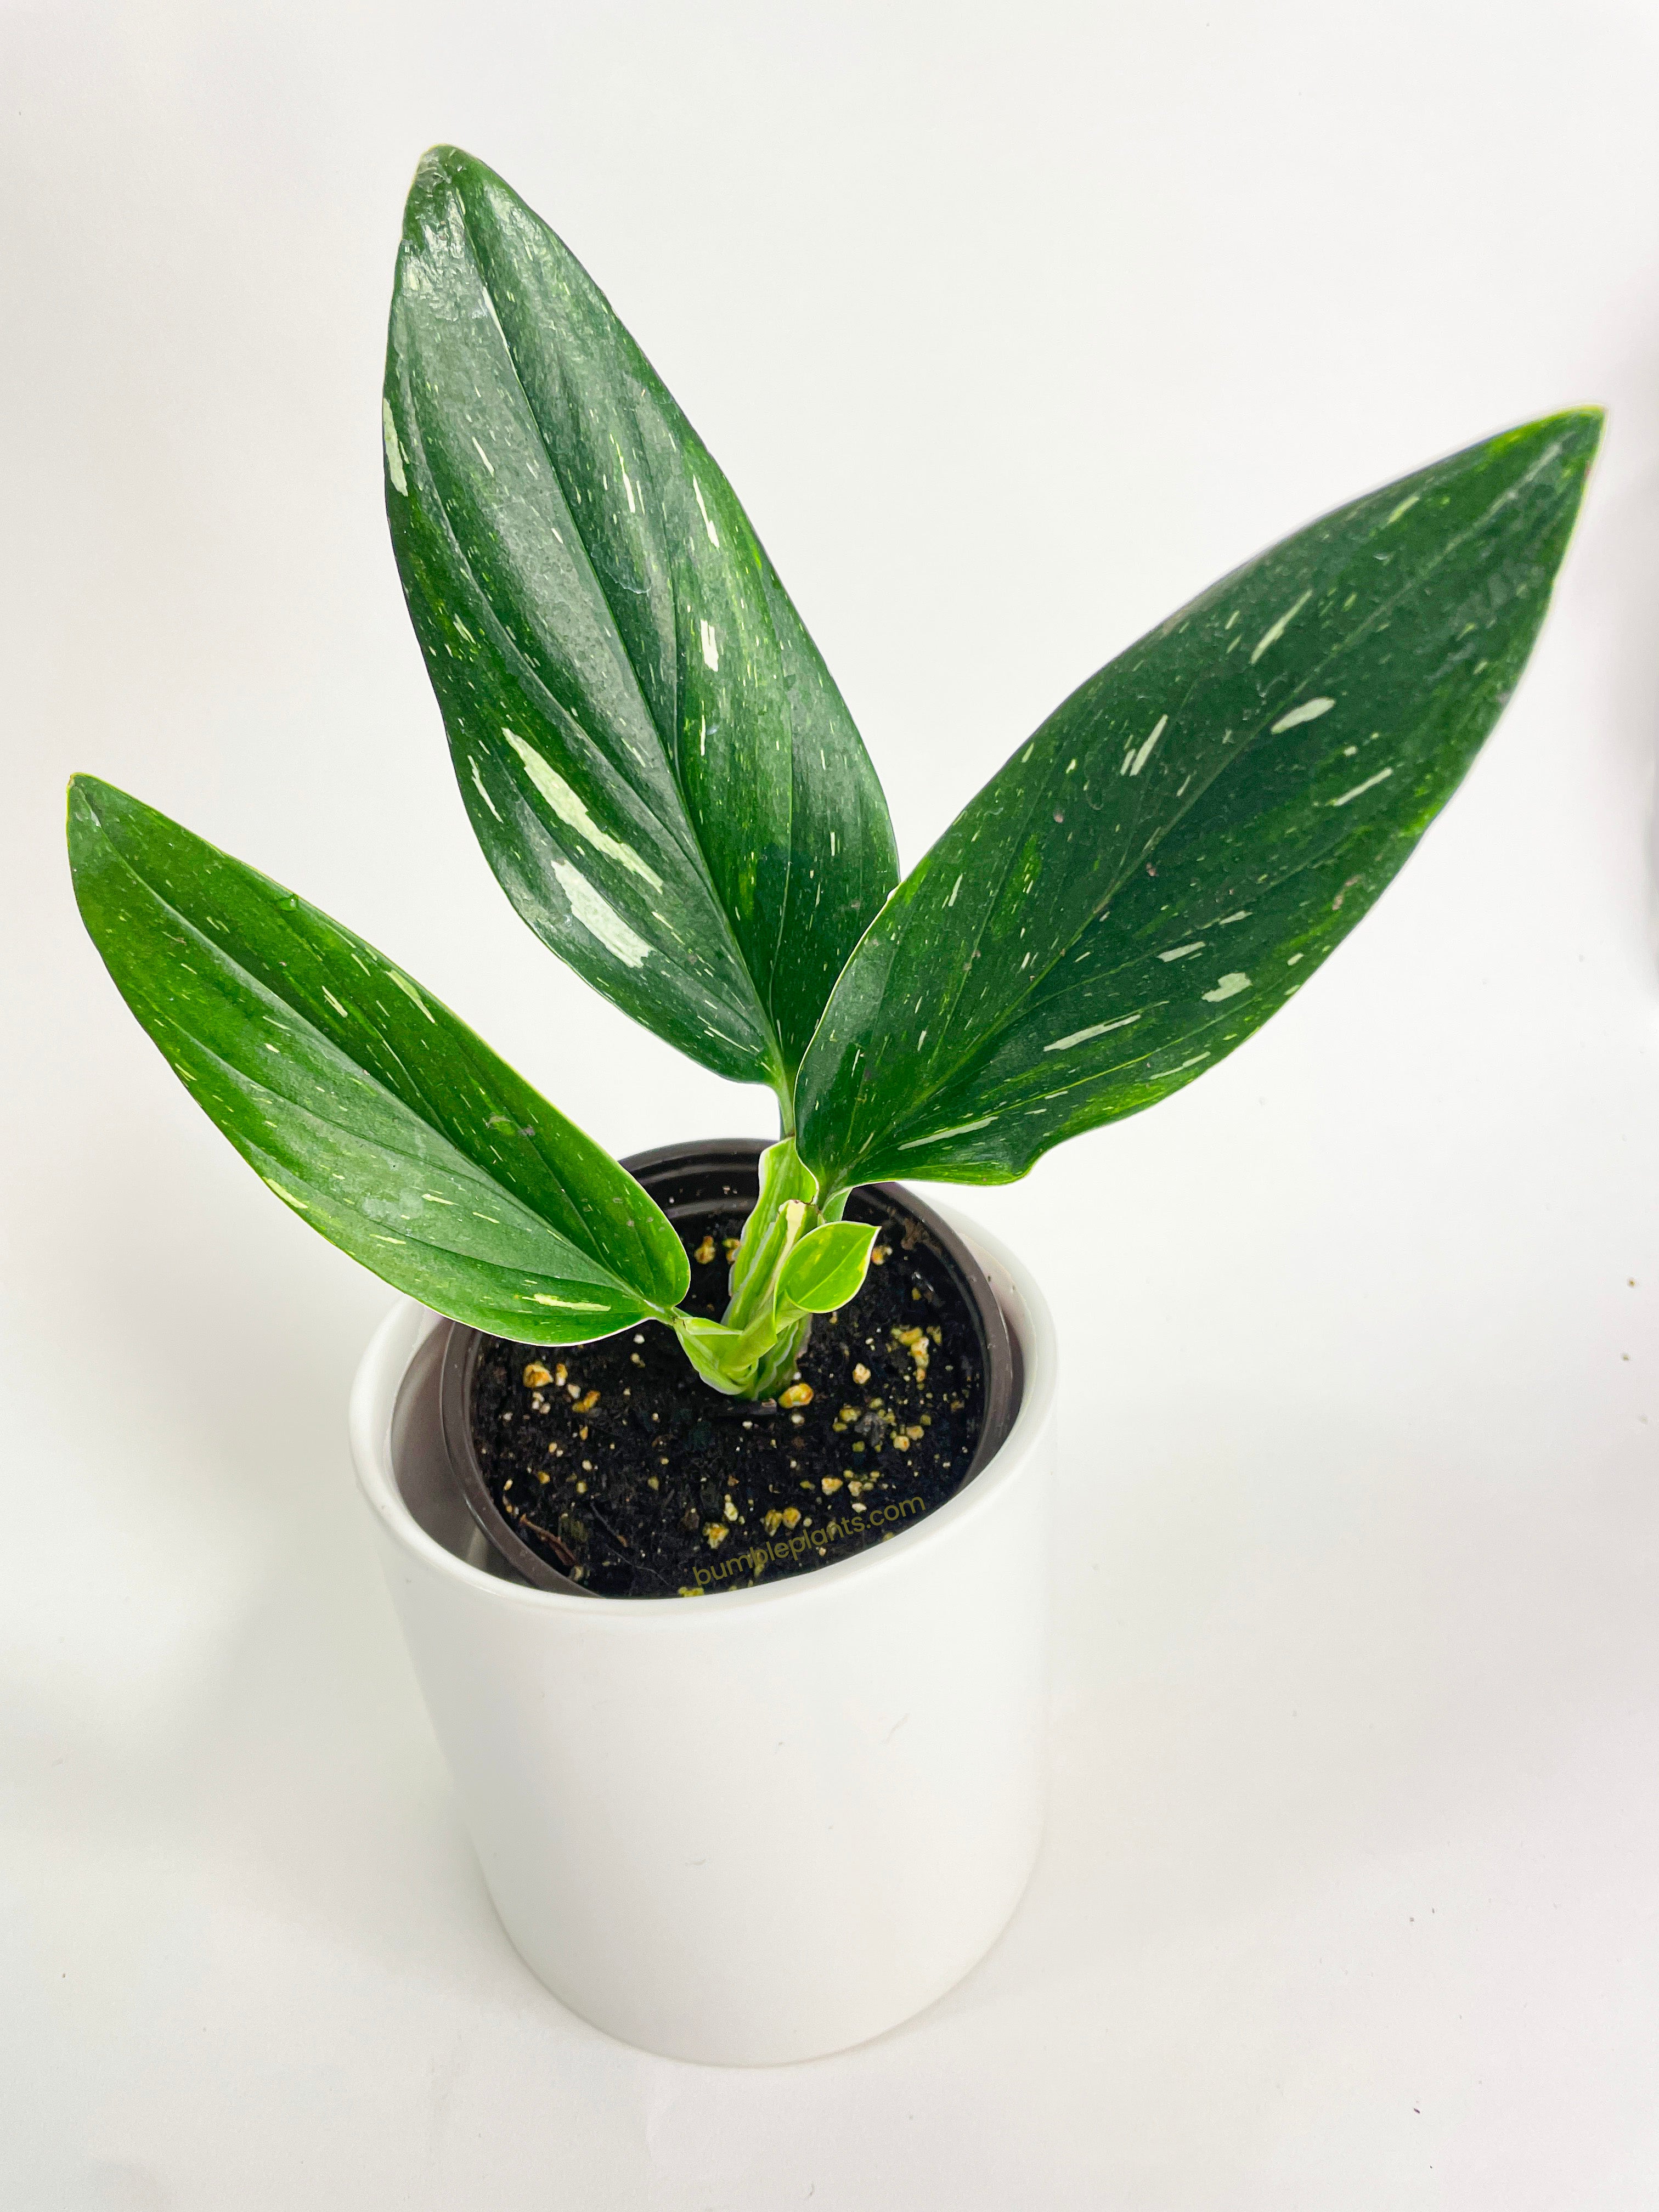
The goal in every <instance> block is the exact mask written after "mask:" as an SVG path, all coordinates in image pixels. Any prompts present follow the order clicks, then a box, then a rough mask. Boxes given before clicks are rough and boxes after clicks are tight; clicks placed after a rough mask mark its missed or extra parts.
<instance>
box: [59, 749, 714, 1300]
mask: <svg viewBox="0 0 1659 2212" xmlns="http://www.w3.org/2000/svg"><path fill="white" fill-rule="evenodd" d="M69 837H70V865H71V866H72V868H73V870H74V875H75V891H76V898H77V900H78V901H79V902H80V908H81V914H82V919H83V921H85V923H86V925H87V927H88V931H89V932H90V933H91V935H92V939H93V941H94V944H95V945H97V947H98V949H99V951H100V952H101V953H102V955H103V957H104V960H105V963H106V965H107V967H108V969H109V971H110V974H111V975H112V977H113V978H114V980H115V983H116V985H117V987H118V989H119V991H120V993H121V994H122V996H123V997H124V998H125V1000H126V1002H127V1004H128V1006H131V1009H132V1011H133V1012H134V1013H135V1014H136V1015H137V1018H138V1019H139V1021H140V1023H141V1024H143V1027H144V1028H145V1029H146V1030H148V1031H149V1035H150V1036H151V1037H152V1038H153V1039H154V1040H155V1043H156V1044H157V1045H159V1046H160V1048H161V1051H162V1053H163V1054H165V1056H166V1058H167V1060H168V1062H169V1064H170V1065H171V1066H172V1068H173V1073H175V1074H176V1075H177V1076H178V1077H179V1079H180V1081H181V1082H183V1083H184V1085H185V1087H186V1088H187V1090H188V1091H189V1092H190V1095H191V1097H192V1098H194V1099H195V1101H196V1103H197V1105H198V1106H200V1107H201V1108H202V1109H203V1111H204V1113H206V1114H207V1115H209V1117H210V1119H211V1120H212V1121H214V1122H215V1123H216V1124H217V1126H218V1127H219V1128H220V1129H221V1130H222V1132H223V1133H224V1134H225V1135H226V1136H227V1137H228V1138H229V1139H230V1141H231V1143H232V1144H233V1145H234V1146H235V1147H236V1149H237V1151H238V1152H240V1154H241V1155H242V1158H244V1159H245V1160H246V1162H247V1163H248V1164H249V1166H250V1167H252V1169H253V1170H254V1171H255V1172H256V1174H258V1176H260V1178H261V1179H262V1180H263V1181H264V1182H266V1183H268V1184H269V1185H270V1188H271V1189H272V1190H274V1191H275V1192H276V1195H277V1196H278V1197H279V1198H280V1199H282V1200H283V1201H284V1202H285V1203H286V1204H287V1205H289V1206H292V1207H293V1208H294V1210H295V1212H297V1213H298V1214H300V1216H301V1218H302V1219H304V1220H306V1221H307V1222H309V1223H310V1225H311V1226H312V1227H313V1229H315V1230H317V1231H319V1233H320V1234H321V1235H323V1236H324V1237H327V1238H328V1240H329V1242H330V1243H333V1244H337V1245H338V1246H339V1247H340V1248H341V1249H342V1250H343V1251H346V1252H349V1253H350V1254H351V1255H352V1257H353V1258H354V1259H356V1260H361V1261H362V1262H363V1264H364V1265H365V1266H366V1267H372V1268H373V1269H374V1273H376V1274H377V1275H381V1276H384V1278H385V1279H386V1281H387V1282H389V1283H392V1284H395V1285H396V1286H397V1287H398V1289H399V1290H400V1291H408V1292H409V1293H410V1295H411V1296H412V1297H417V1298H420V1299H422V1300H423V1301H424V1302H425V1303H426V1304H428V1305H432V1306H435V1307H437V1308H438V1310H440V1311H441V1312H443V1313H446V1314H449V1315H451V1316H453V1317H454V1318H455V1319H456V1320H458V1321H464V1322H471V1323H472V1324H473V1325H474V1326H475V1327H477V1328H487V1329H490V1330H493V1331H495V1333H496V1334H499V1335H502V1336H508V1337H514V1338H518V1339H520V1340H524V1341H527V1342H531V1343H560V1344H570V1343H577V1342H580V1341H581V1340H584V1339H586V1338H588V1337H595V1336H608V1335H610V1334H611V1333H612V1332H613V1331H614V1330H616V1329H618V1328H626V1327H627V1326H628V1325H629V1323H630V1322H636V1321H640V1320H642V1319H644V1318H645V1317H646V1316H648V1315H654V1316H660V1317H664V1318H665V1317H666V1314H667V1310H668V1309H669V1308H671V1307H672V1306H673V1305H675V1304H677V1303H678V1300H679V1299H680V1298H681V1297H684V1294H685V1289H686V1285H687V1283H688V1282H689V1280H690V1267H689V1265H688V1263H687V1261H686V1257H685V1250H684V1246H683V1245H682V1244H681V1243H680V1240H679V1238H678V1236H677V1235H676V1234H675V1231H674V1228H673V1225H672V1224H671V1222H670V1221H669V1220H668V1218H667V1217H666V1215H665V1214H664V1213H663V1212H662V1211H661V1209H660V1208H659V1206H658V1205H657V1202H656V1200H654V1199H653V1198H652V1197H651V1196H650V1195H649V1194H647V1192H646V1191H645V1190H644V1189H642V1188H641V1186H640V1185H639V1184H638V1183H637V1182H635V1180H634V1178H633V1176H630V1175H629V1173H628V1171H627V1170H626V1169H624V1168H622V1167H620V1166H618V1165H617V1162H616V1161H615V1160H613V1159H612V1158H611V1156H610V1155H609V1154H608V1153H607V1152H603V1151H602V1150H601V1149H600V1148H599V1146H597V1145H596V1144H594V1143H593V1142H592V1139H590V1138H587V1137H585V1136H584V1135H583V1134H582V1133H581V1131H580V1129H578V1128H576V1127H574V1126H573V1124H572V1123H570V1122H569V1121H566V1120H565V1118H564V1116H563V1115H562V1114H560V1113H558V1112H557V1111H556V1109H554V1108H553V1107H551V1106H550V1105H549V1104H548V1103H547V1101H546V1100H545V1099H544V1098H541V1097H538V1096H537V1094H536V1093H535V1091H532V1089H531V1087H530V1085H528V1084H527V1083H526V1082H525V1081H524V1080H523V1079H522V1078H521V1077H520V1076H517V1075H515V1074H514V1073H513V1070H512V1069H511V1068H510V1067H508V1066H507V1065H506V1064H505V1063H504V1062H503V1061H501V1060H498V1059H497V1058H496V1057H495V1054H494V1053H493V1052H491V1051H490V1049H489V1046H488V1045H486V1044H485V1043H483V1041H482V1039H480V1038H478V1037H477V1036H474V1035H473V1033H472V1031H471V1030H469V1029H467V1028H466V1027H465V1025H464V1024H462V1023H460V1022H459V1021H458V1020H457V1019H456V1018H455V1017H454V1015H453V1014H452V1013H451V1012H449V1010H448V1009H447V1007H446V1006H441V1005H440V1004H439V1002H438V1001H437V1000H435V999H434V998H433V997H432V996H431V995H430V994H428V993H427V992H425V991H423V990H422V988H421V987H420V986H419V985H418V984H417V983H415V982H413V981H410V977H409V976H407V975H404V972H403V970H402V969H400V968H398V967H396V966H394V965H393V963H392V962H391V961H389V960H387V959H386V957H385V955H384V954H382V953H380V952H377V951H375V950H374V946H373V945H368V944H366V943H365V942H364V940H363V939H362V938H361V937H354V936H353V935H352V934H351V933H350V932H349V930H345V929H343V928H341V927H340V925H339V924H338V923H337V922H336V921H330V919H329V917H328V916H327V915H325V914H322V913H319V910H318V909H317V908H315V907H314V906H307V903H306V902H305V901H304V900H303V899H301V898H297V897H296V896H295V894H294V893H293V892H292V891H287V890H283V887H282V885H281V884H274V883H272V882H271V880H270V878H269V877H268V876H262V875H260V874H258V872H256V871H255V870H254V869H252V868H249V867H246V866H243V864H242V863H241V862H240V860H232V859H231V857H230V856H229V854H227V853H222V852H220V851H219V850H218V849H217V848H216V847H215V846H212V845H209V844H207V843H205V842H204V841H203V840H202V839H201V838H199V837H195V836H191V833H190V832H189V831H188V830H187V829H180V827H179V824H178V823H176V822H171V821H169V820H168V819H167V816H166V815H164V814H157V813H156V812H155V811H154V810H153V809H152V808H150V807H148V806H144V805H140V804H139V802H138V801H137V799H130V798H128V797H127V795H126V793H125V792H120V791H117V790H115V789H113V788H112V787H111V786H110V785H108V784H106V783H100V782H98V781H95V780H94V778H92V777H90V776H77V777H76V780H75V781H74V783H73V784H72V785H71V786H70V817H69Z"/></svg>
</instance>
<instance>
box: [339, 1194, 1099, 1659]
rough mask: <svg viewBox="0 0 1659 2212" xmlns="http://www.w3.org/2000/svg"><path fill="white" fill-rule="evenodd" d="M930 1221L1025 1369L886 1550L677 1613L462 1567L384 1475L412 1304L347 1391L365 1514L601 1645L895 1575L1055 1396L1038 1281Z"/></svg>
mask: <svg viewBox="0 0 1659 2212" xmlns="http://www.w3.org/2000/svg"><path fill="white" fill-rule="evenodd" d="M930 1202H933V1203H936V1201H930ZM938 1211H939V1212H943V1213H945V1218H946V1219H947V1220H948V1221H949V1222H950V1224H951V1227H952V1228H953V1229H955V1230H956V1231H957V1234H958V1235H959V1236H961V1237H963V1238H965V1239H966V1241H967V1242H968V1243H969V1244H970V1245H971V1246H972V1247H973V1248H974V1249H975V1252H976V1253H977V1255H979V1256H980V1258H981V1260H986V1261H989V1262H990V1263H991V1270H992V1272H993V1277H994V1276H995V1274H997V1273H1000V1274H1001V1275H1002V1277H1003V1278H1004V1283H1005V1285H1006V1289H1007V1290H1009V1291H1012V1294H1013V1295H1012V1301H1009V1300H1007V1299H1006V1298H1005V1301H1004V1310H1005V1313H1006V1316H1007V1321H1008V1326H1009V1328H1011V1329H1012V1331H1013V1332H1014V1334H1016V1335H1017V1336H1018V1339H1019V1342H1020V1350H1021V1352H1022V1354H1023V1357H1024V1389H1023V1391H1022V1395H1021V1398H1020V1404H1019V1411H1018V1413H1017V1414H1016V1415H1015V1417H1014V1423H1013V1426H1012V1428H1011V1429H1010V1430H1009V1431H1008V1434H1007V1436H1006V1437H1005V1438H1004V1439H1003V1442H1002V1446H1001V1449H1000V1450H999V1451H998V1453H997V1455H996V1456H995V1457H994V1459H993V1460H991V1461H990V1462H988V1463H987V1465H986V1466H985V1467H983V1468H981V1469H980V1471H979V1473H978V1474H975V1476H973V1477H972V1479H971V1480H969V1481H968V1482H966V1483H964V1484H963V1487H962V1488H961V1489H960V1490H959V1491H958V1492H957V1494H956V1496H955V1497H954V1498H949V1499H947V1500H946V1502H945V1504H943V1505H939V1506H935V1507H934V1509H933V1511H932V1512H931V1513H929V1514H927V1515H926V1516H924V1517H923V1518H922V1519H921V1521H920V1522H916V1523H915V1526H913V1527H911V1528H905V1529H902V1530H900V1531H897V1532H896V1533H895V1534H893V1535H892V1536H891V1537H890V1538H889V1539H888V1540H887V1541H885V1542H884V1543H881V1544H873V1545H872V1546H871V1547H870V1548H869V1549H868V1550H867V1551H863V1552H860V1553H855V1554H854V1557H853V1558H852V1559H838V1560H836V1562H835V1563H834V1564H833V1565H829V1566H822V1567H814V1568H812V1569H811V1571H810V1572H808V1573H806V1574H802V1575H790V1576H787V1577H783V1578H781V1579H780V1580H779V1581H776V1582H774V1583H754V1584H752V1585H751V1586H750V1588H749V1589H738V1590H731V1589H728V1590H709V1591H705V1592H703V1593H702V1594H701V1595H699V1596H698V1597H697V1598H696V1599H695V1600H692V1599H689V1598H688V1599H684V1600H679V1601H671V1600H669V1599H666V1598H653V1599H643V1598H628V1597H599V1596H597V1595H595V1594H594V1593H593V1592H592V1591H588V1590H571V1591H564V1590H547V1589H534V1588H532V1586H531V1585H530V1584H529V1583H519V1582H508V1581H507V1580H505V1579H504V1578H503V1577H501V1576H499V1575H492V1574H489V1573H487V1572H486V1571H484V1570H483V1568H482V1567H475V1566H471V1565H468V1563H467V1561H466V1560H465V1559H458V1558H457V1557H456V1556H455V1554H454V1553H453V1552H450V1551H447V1550H446V1549H445V1547H444V1546H443V1545H441V1543H439V1542H438V1541H437V1540H436V1538H435V1537H433V1536H429V1535H428V1534H427V1532H426V1530H425V1529H424V1528H422V1527H421V1525H420V1523H419V1522H417V1521H416V1518H415V1516H414V1515H413V1514H412V1513H411V1512H410V1510H409V1507H408V1506H407V1505H406V1504H404V1498H403V1495H402V1493H401V1492H400V1491H399V1490H398V1484H397V1478H396V1476H395V1474H394V1473H393V1470H392V1433H391V1432H392V1419H391V1415H392V1407H393V1406H395V1403H396V1401H397V1395H398V1390H399V1389H401V1388H402V1383H403V1376H404V1374H405V1373H407V1371H408V1368H409V1364H410V1360H411V1359H412V1358H413V1357H414V1352H415V1350H416V1346H417V1344H418V1341H419V1340H416V1344H411V1345H410V1347H409V1349H408V1351H407V1352H405V1353H404V1356H403V1358H402V1362H401V1366H400V1370H399V1373H398V1377H397V1379H396V1381H395V1382H394V1383H392V1385H391V1388H390V1390H389V1392H388V1391H387V1389H386V1384H385V1382H384V1380H383V1376H382V1370H383V1369H384V1367H385V1366H386V1363H387V1362H388V1361H389V1360H390V1359H391V1358H392V1357H393V1356H394V1355H393V1353H392V1340H393V1339H394V1338H395V1337H397V1336H398V1334H400V1333H401V1332H402V1330H403V1328H404V1325H405V1323H406V1322H407V1320H408V1318H409V1316H411V1315H412V1314H416V1313H422V1314H424V1313H428V1312H429V1311H430V1309H429V1308H425V1307H422V1306H421V1305H420V1304H419V1302H418V1301H417V1300H416V1299H414V1298H407V1297H405V1298H400V1299H399V1300H398V1303H397V1304H396V1305H395V1306H394V1307H393V1308H392V1311H391V1312H390V1313H388V1314H387V1316H386V1318H385V1320H384V1321H383V1322H381V1323H380V1327H379V1328H377V1329H376V1330H375V1332H374V1335H373V1336H372V1337H371V1338H370V1340H369V1342H368V1348H367V1349H366V1351H365V1352H364V1354H363V1357H362V1363H361V1364H360V1365H359V1367H358V1370H357V1374H356V1380H355V1381H354V1383H353V1384H352V1389H351V1405H350V1417H349V1418H350V1436H351V1456H352V1460H353V1462H354V1464H355V1466H356V1471H357V1481H358V1486H359V1487H360V1488H361V1489H362V1493H363V1496H364V1498H366V1499H367V1500H368V1504H369V1506H370V1508H371V1510H373V1511H374V1513H375V1514H376V1515H377V1516H379V1518H380V1521H381V1522H383V1523H384V1525H385V1526H386V1528H387V1529H388V1530H389V1531H390V1533H391V1534H392V1535H393V1536H394V1537H395V1538H396V1540H397V1541H398V1543H399V1544H400V1545H401V1546H402V1547H404V1550H405V1551H408V1552H411V1553H415V1554H416V1557H417V1558H418V1559H421V1560H422V1562H423V1564H424V1565H426V1566H427V1567H428V1569H429V1570H430V1571H433V1572H435V1573H437V1574H441V1575H444V1576H447V1577H450V1578H451V1579H452V1580H454V1581H457V1582H459V1583H463V1584H465V1585H467V1586H469V1587H470V1588H471V1589H472V1590H473V1591H474V1592H475V1593H477V1595H480V1596H483V1595H488V1596H489V1598H490V1599H491V1600H492V1601H494V1602H495V1603H497V1604H501V1605H518V1606H528V1607H532V1608H534V1609H537V1610H546V1609H548V1608H552V1609H554V1610H556V1611H559V1612H564V1613H577V1614H579V1615H580V1619H581V1620H582V1621H583V1622H584V1624H586V1626H588V1627H590V1628H592V1629H594V1630H596V1631H599V1632H605V1633H617V1634H621V1635H647V1634H658V1635H661V1634H665V1633H666V1632H669V1631H672V1632H674V1633H676V1634H683V1633H684V1631H685V1630H686V1628H687V1627H688V1626H690V1623H691V1621H692V1620H699V1619H702V1617H703V1616H705V1615H719V1616H721V1617H725V1616H726V1615H729V1614H731V1613H735V1612H736V1611H737V1610H738V1608H739V1607H746V1608H759V1607H763V1606H777V1605H810V1604H811V1603H812V1602H813V1601H814V1599H815V1597H816V1598H828V1597H829V1596H830V1595H832V1593H833V1592H834V1591H836V1590H838V1589H842V1588H843V1587H844V1586H845V1585H846V1583H848V1580H849V1579H850V1578H851V1577H854V1576H855V1575H862V1576H876V1575H891V1574H894V1573H896V1572H901V1571H902V1570H903V1568H904V1567H905V1565H906V1564H907V1562H908V1560H910V1559H913V1558H914V1557H915V1554H916V1553H917V1552H918V1551H919V1550H920V1548H921V1547H922V1546H923V1545H925V1544H939V1543H941V1542H944V1543H948V1542H950V1541H951V1538H952V1535H953V1534H954V1532H955V1531H957V1529H959V1528H963V1527H965V1526H966V1525H967V1524H968V1523H969V1522H970V1521H971V1520H973V1519H974V1518H975V1517H976V1516H978V1515H979V1514H981V1513H982V1512H987V1511H988V1510H990V1509H991V1506H992V1504H993V1502H994V1499H995V1498H996V1495H997V1493H998V1492H1000V1490H1002V1489H1003V1488H1004V1486H1006V1484H1007V1483H1009V1482H1011V1481H1013V1480H1016V1478H1017V1477H1018V1474H1019V1471H1020V1468H1021V1466H1022V1463H1023V1462H1024V1459H1025V1456H1026V1452H1027V1448H1028V1446H1029V1445H1030V1443H1031V1442H1032V1440H1033V1438H1034V1437H1036V1433H1037V1431H1038V1430H1039V1429H1040V1428H1041V1426H1042V1423H1043V1421H1044V1420H1045V1419H1047V1417H1048V1411H1049V1407H1050V1403H1051V1401H1052V1400H1053V1397H1054V1378H1055V1370H1056V1345H1055V1338H1054V1316H1053V1315H1052V1314H1051V1313H1050V1311H1049V1310H1048V1300H1047V1299H1046V1298H1045V1297H1043V1295H1042V1291H1041V1290H1040V1289H1039V1288H1038V1286H1037V1284H1036V1279H1034V1277H1033V1276H1032V1275H1031V1274H1030V1272H1029V1270H1028V1269H1027V1268H1026V1267H1024V1265H1023V1264H1022V1263H1021V1262H1020V1261H1018V1259H1017V1258H1016V1257H1015V1256H1014V1255H1013V1254H1012V1252H1010V1251H1009V1250H1008V1249H1007V1248H1006V1245H1004V1244H1003V1243H1001V1241H1000V1239H999V1238H997V1237H993V1236H991V1235H990V1234H989V1233H988V1231H986V1230H984V1229H982V1228H981V1226H980V1225H979V1224H978V1223H977V1222H975V1221H970V1220H968V1219H966V1218H963V1216H962V1215H961V1214H959V1213H957V1211H956V1209H955V1208H954V1207H951V1208H949V1209H946V1208H945V1207H939V1208H938ZM993 1287H994V1288H995V1289H997V1293H998V1296H999V1297H1004V1289H1003V1287H1002V1286H999V1285H996V1284H995V1281H993ZM441 1320H442V1317H441V1316H438V1315H433V1316H432V1321H433V1324H434V1326H441ZM388 1400H389V1401H390V1402H388Z"/></svg>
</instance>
